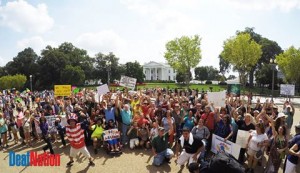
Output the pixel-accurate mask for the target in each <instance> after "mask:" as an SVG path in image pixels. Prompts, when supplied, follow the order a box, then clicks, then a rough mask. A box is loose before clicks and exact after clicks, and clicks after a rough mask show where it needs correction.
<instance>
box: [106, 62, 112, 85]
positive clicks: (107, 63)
mask: <svg viewBox="0 0 300 173" xmlns="http://www.w3.org/2000/svg"><path fill="white" fill-rule="evenodd" d="M106 70H107V85H109V83H110V71H111V62H110V61H107V62H106Z"/></svg>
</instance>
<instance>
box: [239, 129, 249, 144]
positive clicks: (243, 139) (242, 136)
mask: <svg viewBox="0 0 300 173" xmlns="http://www.w3.org/2000/svg"><path fill="white" fill-rule="evenodd" d="M249 136H250V132H249V131H245V130H238V133H237V137H236V142H235V143H236V144H238V145H239V146H241V148H246V146H247V142H248V138H249Z"/></svg>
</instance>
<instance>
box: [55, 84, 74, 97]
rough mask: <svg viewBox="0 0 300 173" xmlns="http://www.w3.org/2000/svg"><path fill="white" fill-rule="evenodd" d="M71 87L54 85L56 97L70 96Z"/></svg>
mask: <svg viewBox="0 0 300 173" xmlns="http://www.w3.org/2000/svg"><path fill="white" fill-rule="evenodd" d="M70 95H71V85H54V96H55V97H56V96H70Z"/></svg>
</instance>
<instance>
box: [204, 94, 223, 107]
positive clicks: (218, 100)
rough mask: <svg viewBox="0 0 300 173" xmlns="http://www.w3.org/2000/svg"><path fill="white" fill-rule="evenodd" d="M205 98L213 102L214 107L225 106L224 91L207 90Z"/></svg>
mask: <svg viewBox="0 0 300 173" xmlns="http://www.w3.org/2000/svg"><path fill="white" fill-rule="evenodd" d="M207 98H208V101H209V102H212V103H214V106H216V107H222V106H225V99H226V91H220V92H209V93H207Z"/></svg>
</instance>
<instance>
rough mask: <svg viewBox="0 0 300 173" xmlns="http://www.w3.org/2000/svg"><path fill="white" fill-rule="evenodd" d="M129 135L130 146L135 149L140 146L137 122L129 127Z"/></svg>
mask: <svg viewBox="0 0 300 173" xmlns="http://www.w3.org/2000/svg"><path fill="white" fill-rule="evenodd" d="M127 135H128V138H129V148H130V149H134V148H135V147H137V146H139V138H138V124H137V122H133V125H132V126H131V127H130V128H129V130H128V132H127Z"/></svg>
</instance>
